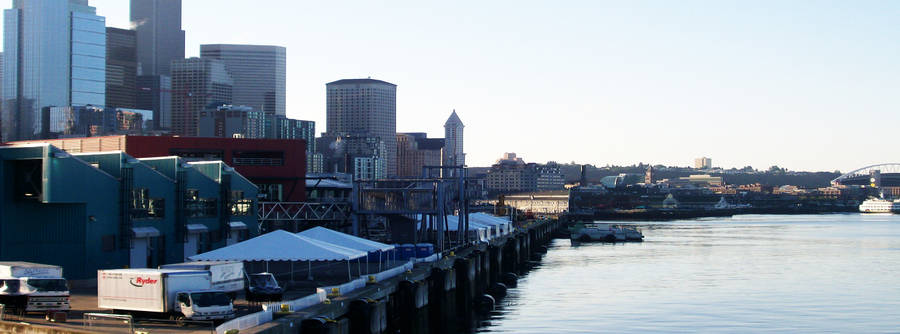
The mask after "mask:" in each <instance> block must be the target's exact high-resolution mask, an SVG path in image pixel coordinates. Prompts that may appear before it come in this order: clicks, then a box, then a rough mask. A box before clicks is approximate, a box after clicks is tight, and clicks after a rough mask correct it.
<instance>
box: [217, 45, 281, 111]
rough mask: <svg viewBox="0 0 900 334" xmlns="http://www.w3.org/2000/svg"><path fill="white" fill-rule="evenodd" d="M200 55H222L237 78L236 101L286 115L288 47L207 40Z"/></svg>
mask: <svg viewBox="0 0 900 334" xmlns="http://www.w3.org/2000/svg"><path fill="white" fill-rule="evenodd" d="M200 57H201V58H214V59H219V60H221V61H222V62H224V63H225V68H226V69H227V70H228V73H229V74H231V78H232V79H234V96H232V101H233V102H234V104H235V105H245V106H249V107H252V108H253V109H255V110H260V111H263V112H265V113H266V115H282V116H283V115H285V103H284V99H285V79H286V69H287V67H286V58H285V57H286V49H285V48H284V47H281V46H272V45H243V44H206V45H201V46H200Z"/></svg>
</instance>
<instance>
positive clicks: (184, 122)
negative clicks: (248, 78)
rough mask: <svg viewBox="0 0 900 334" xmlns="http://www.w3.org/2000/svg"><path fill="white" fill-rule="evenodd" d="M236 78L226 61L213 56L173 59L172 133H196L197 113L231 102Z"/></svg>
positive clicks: (194, 135) (190, 135) (184, 134)
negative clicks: (232, 77) (231, 73)
mask: <svg viewBox="0 0 900 334" xmlns="http://www.w3.org/2000/svg"><path fill="white" fill-rule="evenodd" d="M233 84H234V81H232V79H231V75H229V74H228V71H226V70H225V63H223V62H222V61H220V60H216V59H209V58H196V57H195V58H188V59H181V60H175V61H173V62H172V92H173V93H174V94H172V134H175V135H180V136H186V137H196V136H197V135H198V128H197V117H198V116H199V115H200V112H202V111H203V110H206V109H207V108H208V107H210V106H213V105H219V104H231V101H232V93H233Z"/></svg>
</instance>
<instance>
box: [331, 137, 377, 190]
mask: <svg viewBox="0 0 900 334" xmlns="http://www.w3.org/2000/svg"><path fill="white" fill-rule="evenodd" d="M316 141H317V143H316V147H317V148H318V149H319V153H320V154H322V157H323V160H324V161H323V166H324V167H323V169H324V172H325V173H346V174H350V175H352V176H353V179H355V180H372V179H382V178H385V177H386V173H387V172H386V169H387V163H386V162H385V159H384V153H385V152H386V151H387V148H386V146H387V145H385V143H384V142H383V141H382V140H381V138H379V137H365V136H352V135H345V136H340V137H330V136H323V137H319V138H316Z"/></svg>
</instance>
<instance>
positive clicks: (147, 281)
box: [128, 277, 159, 288]
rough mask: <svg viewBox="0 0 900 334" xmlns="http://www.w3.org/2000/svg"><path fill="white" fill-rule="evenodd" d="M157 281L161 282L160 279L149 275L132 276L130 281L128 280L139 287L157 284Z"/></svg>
mask: <svg viewBox="0 0 900 334" xmlns="http://www.w3.org/2000/svg"><path fill="white" fill-rule="evenodd" d="M156 282H159V280H155V279H152V278H149V277H148V278H142V277H137V278H132V279H131V280H130V281H128V283H131V285H134V286H136V287H139V288H140V287H143V286H144V285H151V284H156Z"/></svg>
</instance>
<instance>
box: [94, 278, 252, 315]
mask: <svg viewBox="0 0 900 334" xmlns="http://www.w3.org/2000/svg"><path fill="white" fill-rule="evenodd" d="M97 304H98V306H99V307H100V308H101V309H111V310H113V311H118V312H125V313H134V314H138V315H145V316H148V317H156V318H166V317H168V318H170V319H174V320H179V321H184V320H223V319H231V318H234V315H235V314H234V305H233V304H232V299H231V297H230V296H228V294H226V293H225V292H224V291H222V290H215V289H212V285H211V277H210V273H209V271H199V270H178V269H111V270H98V271H97ZM182 324H183V323H182Z"/></svg>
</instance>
